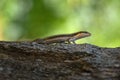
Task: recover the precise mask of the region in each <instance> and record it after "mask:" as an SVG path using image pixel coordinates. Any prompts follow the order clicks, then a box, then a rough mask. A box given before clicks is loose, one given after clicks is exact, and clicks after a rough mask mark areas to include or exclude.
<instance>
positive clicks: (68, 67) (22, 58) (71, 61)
mask: <svg viewBox="0 0 120 80" xmlns="http://www.w3.org/2000/svg"><path fill="white" fill-rule="evenodd" d="M119 79H120V47H117V48H105V47H98V46H95V45H91V44H87V43H85V44H65V43H59V44H49V45H47V44H38V43H36V42H30V41H21V42H14V41H13V42H7V41H0V80H119Z"/></svg>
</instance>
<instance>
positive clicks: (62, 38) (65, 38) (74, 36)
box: [33, 31, 91, 44]
mask: <svg viewBox="0 0 120 80" xmlns="http://www.w3.org/2000/svg"><path fill="white" fill-rule="evenodd" d="M88 36H91V33H89V32H87V31H79V32H76V33H71V34H61V35H54V36H50V37H47V38H43V39H35V40H33V42H36V43H39V44H51V43H65V42H67V43H70V44H71V43H73V44H76V43H75V41H76V40H78V39H81V38H84V37H88Z"/></svg>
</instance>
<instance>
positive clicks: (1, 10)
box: [0, 0, 120, 47]
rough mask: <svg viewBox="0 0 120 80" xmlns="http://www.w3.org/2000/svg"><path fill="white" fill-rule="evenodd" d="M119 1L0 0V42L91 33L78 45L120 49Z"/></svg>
mask: <svg viewBox="0 0 120 80" xmlns="http://www.w3.org/2000/svg"><path fill="white" fill-rule="evenodd" d="M119 21H120V0H0V39H1V40H25V39H30V40H33V39H35V38H43V37H46V36H50V35H55V34H65V33H73V32H76V31H83V30H84V31H89V32H91V33H92V36H91V37H89V38H85V39H82V40H79V41H78V43H83V42H87V43H91V44H95V45H99V46H107V47H116V46H120V31H119V30H120V27H119V26H120V22H119Z"/></svg>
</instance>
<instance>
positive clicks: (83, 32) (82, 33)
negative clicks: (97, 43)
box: [74, 31, 91, 39]
mask: <svg viewBox="0 0 120 80" xmlns="http://www.w3.org/2000/svg"><path fill="white" fill-rule="evenodd" d="M74 35H75V37H76V39H80V38H84V37H88V36H91V33H89V32H87V31H80V32H77V33H75V34H74Z"/></svg>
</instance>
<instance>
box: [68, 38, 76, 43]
mask: <svg viewBox="0 0 120 80" xmlns="http://www.w3.org/2000/svg"><path fill="white" fill-rule="evenodd" d="M68 43H69V44H71V43H73V44H76V43H75V38H70V39H68Z"/></svg>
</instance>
